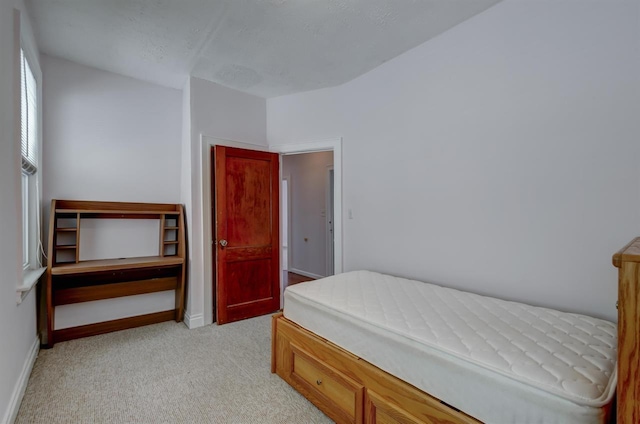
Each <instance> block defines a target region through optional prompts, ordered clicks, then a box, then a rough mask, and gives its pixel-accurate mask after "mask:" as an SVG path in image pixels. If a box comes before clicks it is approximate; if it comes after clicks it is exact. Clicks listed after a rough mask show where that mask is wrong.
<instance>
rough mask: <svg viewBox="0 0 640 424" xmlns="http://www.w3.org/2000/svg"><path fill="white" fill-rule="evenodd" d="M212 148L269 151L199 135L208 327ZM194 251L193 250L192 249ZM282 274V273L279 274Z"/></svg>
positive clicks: (208, 320)
mask: <svg viewBox="0 0 640 424" xmlns="http://www.w3.org/2000/svg"><path fill="white" fill-rule="evenodd" d="M213 146H227V147H238V148H241V149H250V150H259V151H263V152H268V151H269V146H265V145H261V144H252V143H243V142H241V141H234V140H225V139H222V138H215V137H209V136H206V135H203V134H200V149H199V151H198V154H199V155H200V181H202V203H201V209H202V215H201V216H202V222H201V228H202V240H203V244H204V246H203V255H204V258H203V260H202V264H203V270H202V281H203V285H204V287H203V290H204V291H203V296H204V315H203V318H202V319H203V325H209V324H211V323H213V285H214V283H213V277H212V272H211V270H212V267H213V260H212V255H213V249H212V248H211V245H212V243H213V239H212V238H211V234H212V228H211V209H212V207H211V206H212V200H213V199H211V179H210V178H209V177H210V175H211V163H210V161H209V157H210V154H211V153H210V150H211V147H213ZM194 250H195V249H194ZM281 274H282V273H281ZM192 301H193V299H192Z"/></svg>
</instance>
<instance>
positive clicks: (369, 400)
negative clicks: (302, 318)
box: [271, 313, 480, 424]
mask: <svg viewBox="0 0 640 424" xmlns="http://www.w3.org/2000/svg"><path fill="white" fill-rule="evenodd" d="M272 331H273V333H272V338H271V343H272V346H271V352H272V356H271V372H274V373H277V374H278V375H279V376H280V377H281V378H282V379H283V380H285V381H286V382H287V383H289V384H290V385H291V386H293V387H294V388H295V389H296V390H298V391H299V392H300V393H301V394H302V395H303V396H304V397H306V398H307V399H309V400H310V401H311V402H313V404H315V405H316V406H317V407H318V408H320V409H321V410H322V411H323V412H324V413H325V414H327V415H328V416H329V417H330V418H331V419H333V420H334V421H336V422H337V423H357V424H359V423H362V422H366V423H380V424H383V423H402V424H407V423H428V424H480V422H479V421H477V420H475V419H473V418H471V417H470V416H468V415H465V414H464V413H462V412H460V411H458V410H456V409H454V408H452V407H450V406H448V405H446V404H443V403H442V402H440V401H439V400H438V399H436V398H434V397H432V396H430V395H428V394H427V393H424V392H422V391H420V390H418V389H416V388H415V387H413V386H411V385H410V384H408V383H406V382H404V381H401V380H399V379H398V378H396V377H394V376H392V375H390V374H387V373H385V372H384V371H382V370H380V369H379V368H376V367H375V366H373V365H371V364H369V363H368V362H366V361H364V360H363V359H361V358H359V357H357V356H355V355H353V354H352V353H350V352H347V351H346V350H344V349H342V348H340V347H338V346H336V345H334V344H333V343H331V342H329V341H327V340H325V339H322V338H321V337H318V336H317V335H315V334H313V333H311V332H309V331H307V330H305V329H304V328H302V327H300V326H298V325H297V324H295V323H293V322H291V321H289V320H287V319H286V318H285V317H284V316H283V315H282V313H279V314H277V315H274V317H273V327H272ZM318 380H320V384H318ZM365 393H366V394H365Z"/></svg>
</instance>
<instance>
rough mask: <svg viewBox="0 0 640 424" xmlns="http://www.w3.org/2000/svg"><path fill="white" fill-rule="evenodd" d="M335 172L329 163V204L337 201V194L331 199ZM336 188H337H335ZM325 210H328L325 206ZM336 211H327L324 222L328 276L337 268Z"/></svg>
mask: <svg viewBox="0 0 640 424" xmlns="http://www.w3.org/2000/svg"><path fill="white" fill-rule="evenodd" d="M332 172H333V173H334V174H335V171H334V169H333V165H327V167H326V183H327V186H326V187H327V188H326V194H325V204H326V205H329V204H331V202H333V201H335V195H334V196H333V199H331V195H332V194H333V193H332V191H331V184H332V183H333V181H331V173H332ZM334 190H335V188H334ZM325 210H327V209H326V208H325ZM334 213H335V209H334V211H333V213H328V212H325V219H324V223H325V237H326V253H325V263H326V268H325V274H326V275H327V276H329V275H333V274H335V273H336V272H335V269H334V266H333V262H334V261H335V255H334V254H333V250H334V249H335V247H334V246H333V244H334V240H333V229H332V227H333V225H334V222H332V220H333V221H335V219H334V218H333V214H334Z"/></svg>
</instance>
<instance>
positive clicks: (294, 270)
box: [288, 268, 325, 280]
mask: <svg viewBox="0 0 640 424" xmlns="http://www.w3.org/2000/svg"><path fill="white" fill-rule="evenodd" d="M288 271H289V272H293V273H294V274H300V275H304V276H305V277H309V278H315V279H316V280H319V279H320V278H325V276H324V275H320V274H314V273H313V272H307V271H302V270H300V269H296V268H289V269H288Z"/></svg>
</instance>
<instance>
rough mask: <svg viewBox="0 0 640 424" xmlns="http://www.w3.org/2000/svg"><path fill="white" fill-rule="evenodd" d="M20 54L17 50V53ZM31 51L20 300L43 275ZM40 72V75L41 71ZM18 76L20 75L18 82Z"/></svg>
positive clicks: (25, 87)
mask: <svg viewBox="0 0 640 424" xmlns="http://www.w3.org/2000/svg"><path fill="white" fill-rule="evenodd" d="M16 50H17V49H16ZM16 56H17V52H16ZM30 57H31V56H29V53H28V51H27V52H25V50H24V49H23V48H22V47H21V48H20V57H19V58H17V59H18V60H19V61H20V79H19V82H20V87H19V90H20V131H19V135H20V146H21V148H20V150H21V155H20V156H21V164H20V165H21V178H20V184H21V193H22V202H21V203H22V268H23V270H24V272H23V281H22V285H20V286H19V287H18V295H19V296H18V303H20V302H21V301H22V299H23V298H24V296H26V294H27V293H28V292H29V291H30V290H31V288H32V287H33V286H34V285H35V283H36V282H37V281H38V279H39V277H40V276H41V275H42V272H43V271H44V268H42V265H41V261H40V255H39V250H40V248H41V244H40V216H39V215H40V214H39V207H40V204H39V203H40V202H39V198H40V195H39V193H38V179H39V178H40V175H39V172H38V171H39V169H38V166H39V163H38V150H39V148H38V146H39V144H40V134H39V133H40V130H39V125H40V124H39V122H40V121H39V111H38V109H39V101H38V100H39V99H38V98H39V94H38V90H39V87H38V80H37V79H36V76H35V74H34V72H33V69H34V68H33V67H32V66H31V64H32V63H36V65H37V62H30V60H29V58H30ZM36 69H37V68H36ZM38 75H39V74H38ZM17 81H18V79H17V78H16V83H17Z"/></svg>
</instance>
